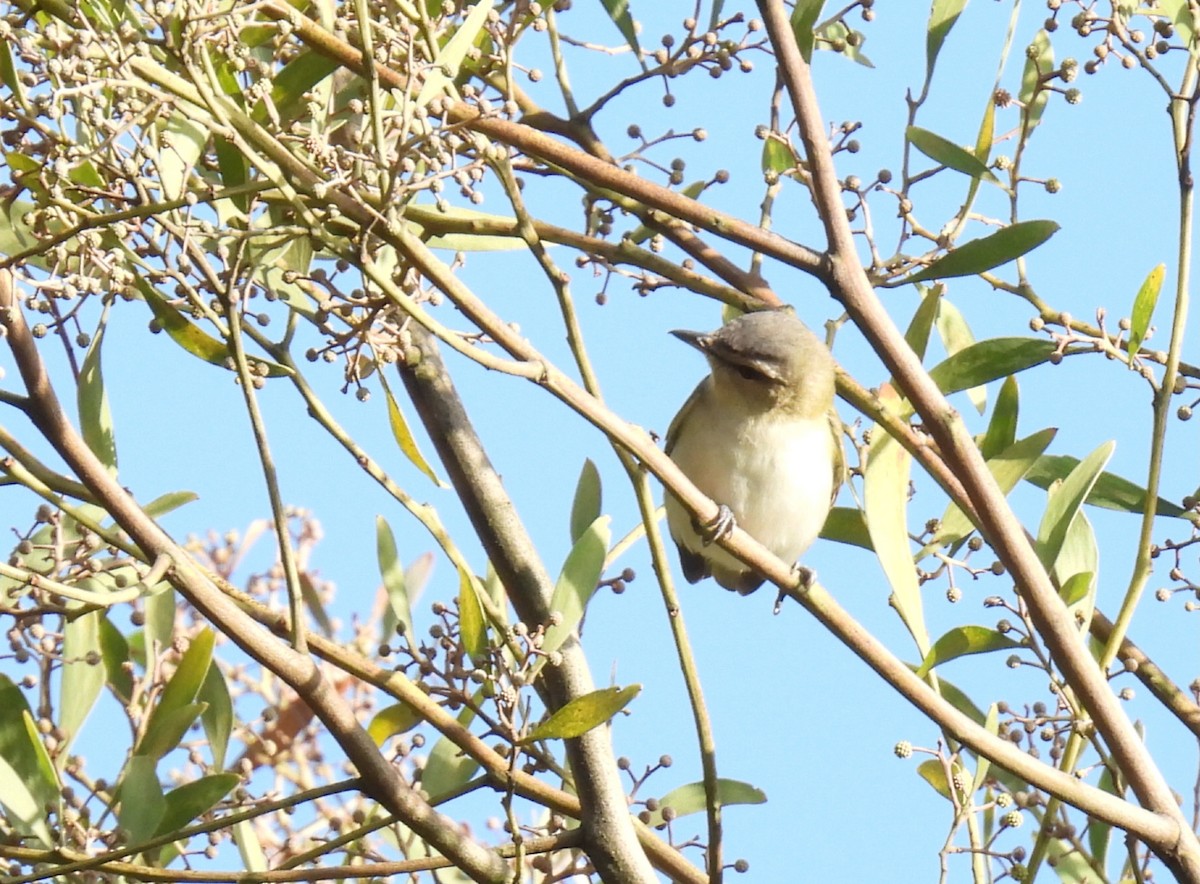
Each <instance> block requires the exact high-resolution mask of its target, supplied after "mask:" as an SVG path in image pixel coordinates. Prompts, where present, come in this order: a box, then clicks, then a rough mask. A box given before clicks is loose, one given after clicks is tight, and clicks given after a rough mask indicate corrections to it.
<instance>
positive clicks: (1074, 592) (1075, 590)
mask: <svg viewBox="0 0 1200 884" xmlns="http://www.w3.org/2000/svg"><path fill="white" fill-rule="evenodd" d="M1095 579H1096V575H1095V573H1094V572H1092V571H1079V572H1077V573H1075V574H1072V575H1071V576H1070V577H1069V578H1068V579H1067V582H1066V583H1064V584H1063V587H1062V589H1061V590H1059V593H1058V594H1059V596H1060V597H1061V598H1062V600H1063V604H1064V605H1066V606H1067V607H1068V608H1069V607H1071V606H1072V605H1077V604H1079V603H1080V602H1082V601H1084V600H1085V599H1086V598H1087V597H1088V594H1089V593H1090V592H1091V591H1092V585H1093V584H1094V583H1095Z"/></svg>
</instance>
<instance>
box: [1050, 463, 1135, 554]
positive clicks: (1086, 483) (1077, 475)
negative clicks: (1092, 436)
mask: <svg viewBox="0 0 1200 884" xmlns="http://www.w3.org/2000/svg"><path fill="white" fill-rule="evenodd" d="M1115 447H1116V443H1115V442H1111V441H1110V442H1105V443H1104V444H1103V445H1101V446H1100V447H1099V448H1097V449H1096V450H1095V451H1093V452H1092V453H1091V454H1089V455H1088V456H1087V457H1085V458H1084V459H1083V460H1082V461H1081V462H1080V464H1079V466H1077V467H1075V469H1073V470H1071V473H1070V474H1069V475H1068V476H1067V478H1066V479H1064V480H1063V483H1062V485H1060V486H1058V488H1057V489H1056V490H1055V489H1051V491H1050V500H1049V502H1048V503H1047V504H1046V511H1045V513H1043V515H1042V523H1041V525H1040V526H1039V528H1038V539H1037V546H1038V557H1039V558H1040V559H1041V560H1042V564H1043V565H1045V566H1046V567H1047V568H1053V567H1054V563H1055V561H1056V560H1057V559H1058V554H1059V552H1060V551H1061V550H1062V546H1063V542H1064V541H1065V540H1066V537H1067V530H1068V529H1069V528H1070V527H1071V520H1072V519H1073V518H1075V514H1076V513H1077V512H1078V511H1079V508H1080V507H1081V506H1083V502H1084V500H1085V499H1086V498H1087V496H1088V493H1089V492H1090V491H1091V490H1092V487H1093V486H1094V485H1095V484H1096V480H1097V479H1099V478H1100V474H1101V472H1103V470H1104V465H1105V464H1107V463H1108V459H1109V458H1110V457H1112V453H1113V449H1114V448H1115Z"/></svg>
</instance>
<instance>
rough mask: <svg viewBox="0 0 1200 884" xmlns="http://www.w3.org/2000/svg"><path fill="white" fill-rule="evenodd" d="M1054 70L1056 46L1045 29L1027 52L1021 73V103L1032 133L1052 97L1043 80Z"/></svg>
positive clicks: (1027, 126)
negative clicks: (1051, 43) (1052, 44)
mask: <svg viewBox="0 0 1200 884" xmlns="http://www.w3.org/2000/svg"><path fill="white" fill-rule="evenodd" d="M1053 71H1054V47H1053V46H1051V45H1050V35H1049V34H1048V33H1046V31H1045V30H1041V31H1038V32H1037V35H1036V36H1035V37H1034V38H1033V42H1032V43H1030V44H1029V49H1028V51H1027V52H1026V54H1025V70H1024V71H1023V72H1022V74H1021V92H1020V99H1021V105H1022V106H1023V107H1024V108H1025V115H1026V125H1025V129H1026V131H1027V132H1030V133H1032V132H1033V130H1034V129H1036V128H1037V125H1038V123H1040V122H1041V121H1042V112H1043V111H1045V110H1046V102H1047V101H1049V99H1050V90H1049V89H1047V88H1045V84H1044V83H1043V82H1042V78H1043V77H1044V76H1048V75H1049V74H1051V73H1053Z"/></svg>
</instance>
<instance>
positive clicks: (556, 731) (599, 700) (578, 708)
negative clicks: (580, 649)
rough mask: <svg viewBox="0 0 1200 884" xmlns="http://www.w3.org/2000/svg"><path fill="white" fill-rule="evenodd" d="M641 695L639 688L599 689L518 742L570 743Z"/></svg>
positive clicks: (552, 716)
mask: <svg viewBox="0 0 1200 884" xmlns="http://www.w3.org/2000/svg"><path fill="white" fill-rule="evenodd" d="M641 692H642V686H641V685H640V684H631V685H628V686H627V687H623V688H615V687H614V688H601V689H600V690H598V691H592V692H591V693H590V694H584V695H583V696H581V697H576V698H575V699H574V700H571V701H570V702H569V703H567V704H566V705H565V706H563V707H562V708H560V709H559V710H558V711H556V712H555V713H554V714H553V715H551V716H550V717H549V718H547V719H546V720H545V721H543V722H542V723H541V724H539V725H538V726H537V727H535V728H534V729H533V730H532V731H530V732H529V735H528V736H526V737H525V739H523V740H522V741H521V742H523V743H532V742H534V741H535V740H571V739H574V738H575V737H582V736H583V735H584V734H586V733H587V732H588V731H590V730H591V729H592V728H595V727H599V726H600V725H602V724H607V723H608V722H609V721H611V720H612V717H613V716H614V715H616V714H617V713H618V712H620V711H621V710H622V709H624V708H625V707H626V706H628V705H629V704H630V703H631V702H632V701H633V698H634V697H636V696H637V695H638V694H640V693H641Z"/></svg>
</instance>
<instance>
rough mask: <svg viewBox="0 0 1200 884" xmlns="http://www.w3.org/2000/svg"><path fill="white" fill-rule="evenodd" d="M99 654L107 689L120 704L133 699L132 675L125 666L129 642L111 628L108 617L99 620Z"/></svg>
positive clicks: (128, 660) (119, 632) (127, 658)
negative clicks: (101, 658)
mask: <svg viewBox="0 0 1200 884" xmlns="http://www.w3.org/2000/svg"><path fill="white" fill-rule="evenodd" d="M99 630H100V654H101V656H102V657H103V658H104V675H105V679H106V680H107V682H108V686H109V689H110V690H112V692H113V693H114V694H116V696H117V699H118V700H119V701H121V702H122V703H128V702H129V701H130V700H131V699H132V698H133V675H132V674H131V673H130V671H129V669H128V668H126V664H127V663H129V662H130V660H131V657H130V654H129V642H128V641H127V640H126V639H125V636H124V635H122V634H121V630H119V629H117V627H115V626H113V624H112V623H111V622H110V621H109V619H108V616H107V615H105V616H102V617H101V618H100V625H99Z"/></svg>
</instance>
